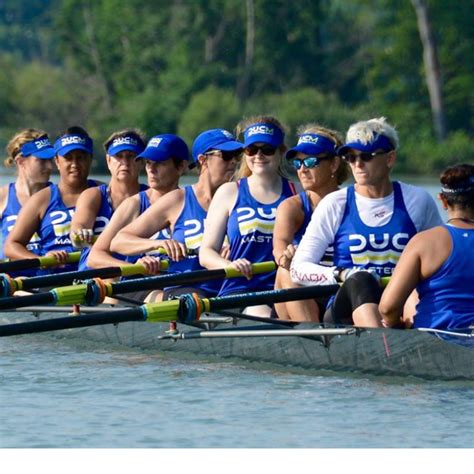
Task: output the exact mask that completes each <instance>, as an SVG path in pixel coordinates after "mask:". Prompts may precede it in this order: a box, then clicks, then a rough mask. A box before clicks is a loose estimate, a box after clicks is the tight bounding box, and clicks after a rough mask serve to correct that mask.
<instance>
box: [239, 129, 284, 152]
mask: <svg viewBox="0 0 474 474" xmlns="http://www.w3.org/2000/svg"><path fill="white" fill-rule="evenodd" d="M284 139H285V135H284V134H283V131H282V130H281V129H280V127H277V126H276V125H274V124H273V123H254V124H252V125H250V126H249V127H247V128H246V129H245V131H244V145H245V146H249V145H252V144H254V143H267V144H269V145H272V146H274V147H275V148H277V147H279V146H280V145H281V144H282V143H283V140H284Z"/></svg>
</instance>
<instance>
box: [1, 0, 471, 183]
mask: <svg viewBox="0 0 474 474" xmlns="http://www.w3.org/2000/svg"><path fill="white" fill-rule="evenodd" d="M471 6H472V5H471V2H469V1H468V0H459V1H458V2H456V3H455V4H453V3H452V2H449V1H447V0H351V1H350V2H348V1H343V0H296V1H294V2H288V1H285V0H205V1H204V0H167V1H163V0H154V1H148V2H144V1H143V0H141V1H139V0H127V1H122V0H94V1H92V0H3V2H2V3H1V4H0V71H1V73H0V110H1V111H2V114H0V145H2V148H4V146H5V144H6V141H7V140H8V138H9V137H10V136H11V134H12V133H13V132H14V131H15V130H17V129H19V128H23V127H30V126H33V127H40V128H43V129H46V130H47V131H48V132H49V133H50V134H51V135H52V136H53V137H54V136H55V135H57V134H58V133H60V131H61V130H62V129H64V128H66V127H67V126H69V125H72V124H78V125H82V126H84V127H86V128H87V129H88V131H89V132H90V133H91V135H92V136H93V137H95V138H96V142H97V143H98V144H99V143H100V142H101V141H103V140H104V139H105V138H106V137H107V136H108V135H109V134H110V132H112V131H113V130H117V129H120V128H122V127H130V126H135V127H138V128H140V129H142V130H143V131H144V132H145V133H146V134H148V136H151V135H154V134H157V133H166V132H170V133H178V134H180V135H181V136H183V138H185V139H186V140H187V142H188V143H189V144H191V142H192V139H193V138H194V137H195V136H196V135H197V134H198V133H199V132H200V131H202V130H204V129H206V128H211V127H224V128H228V129H232V128H233V127H234V125H235V123H236V122H237V121H238V120H239V119H240V118H241V117H242V116H245V115H252V114H255V113H262V112H265V113H272V114H275V115H276V116H278V117H279V118H280V119H281V120H282V121H283V122H284V123H285V124H286V125H287V127H288V129H289V132H290V133H289V136H288V140H287V141H288V143H289V144H291V143H293V142H294V140H295V132H296V128H297V126H298V125H300V124H303V123H307V122H318V123H321V124H324V125H325V126H329V127H332V128H335V129H338V130H340V131H341V132H345V130H346V129H347V127H348V126H349V125H350V124H351V123H352V122H354V121H357V120H361V119H367V118H370V117H375V116H386V117H387V118H388V120H389V121H390V122H391V123H393V124H395V125H396V127H397V129H398V131H399V133H400V138H401V148H400V153H399V169H400V170H401V171H404V172H411V173H424V174H432V173H435V172H437V171H438V170H440V169H442V168H444V167H445V166H447V165H449V164H451V163H454V162H459V161H472V149H473V146H472V145H473V140H472V136H473V133H472V132H473V129H474V113H473V112H474V111H473V108H474V95H473V90H474V75H473V67H474V66H473V61H472V60H471V59H469V58H470V57H471V55H472V50H473V44H474V42H473V36H474V29H473V28H472V24H473V23H474V9H472V8H471ZM101 153H102V150H100V146H98V147H97V154H98V155H100V154H101ZM96 163H97V165H98V166H100V163H102V160H100V159H99V160H96Z"/></svg>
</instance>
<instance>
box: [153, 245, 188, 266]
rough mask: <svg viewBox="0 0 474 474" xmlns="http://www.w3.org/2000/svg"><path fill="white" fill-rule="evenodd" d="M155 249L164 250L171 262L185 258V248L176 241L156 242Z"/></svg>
mask: <svg viewBox="0 0 474 474" xmlns="http://www.w3.org/2000/svg"><path fill="white" fill-rule="evenodd" d="M157 248H162V249H164V250H165V252H166V254H167V255H168V257H169V258H170V259H171V260H172V261H173V262H179V261H180V260H183V259H184V258H186V256H187V250H186V246H185V245H184V244H182V243H181V242H178V241H177V240H173V239H167V240H157Z"/></svg>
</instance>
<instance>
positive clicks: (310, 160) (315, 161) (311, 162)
mask: <svg viewBox="0 0 474 474" xmlns="http://www.w3.org/2000/svg"><path fill="white" fill-rule="evenodd" d="M330 158H332V156H308V157H306V158H304V159H303V160H300V159H298V158H295V159H294V160H293V161H292V163H291V164H292V165H293V167H294V168H295V169H297V170H299V169H300V168H301V167H302V166H303V165H304V167H305V168H316V167H317V166H319V165H320V164H321V161H323V160H329V159H330Z"/></svg>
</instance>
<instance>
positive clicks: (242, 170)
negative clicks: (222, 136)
mask: <svg viewBox="0 0 474 474" xmlns="http://www.w3.org/2000/svg"><path fill="white" fill-rule="evenodd" d="M255 123H268V124H271V125H274V126H275V127H278V128H279V129H280V130H281V131H282V133H283V137H284V136H285V131H286V130H285V126H284V125H283V124H282V123H281V122H280V121H279V120H278V119H277V118H275V117H273V116H272V115H254V116H252V117H246V118H244V119H242V120H241V121H240V122H239V123H238V124H237V126H236V127H235V136H236V137H237V139H238V138H239V136H240V135H242V134H243V133H244V131H245V130H246V129H247V128H248V127H250V125H253V124H255ZM278 150H279V152H280V162H279V163H278V174H279V175H280V176H283V177H285V178H287V177H288V172H287V169H286V162H285V159H284V156H285V151H286V145H285V143H284V142H283V143H282V144H281V145H280V146H279V147H278ZM243 156H244V159H243V160H242V161H241V163H240V167H239V169H238V170H237V171H236V175H235V177H236V179H241V178H248V177H249V176H250V175H251V174H252V171H250V168H249V167H248V165H247V161H246V160H245V152H244V154H243Z"/></svg>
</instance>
